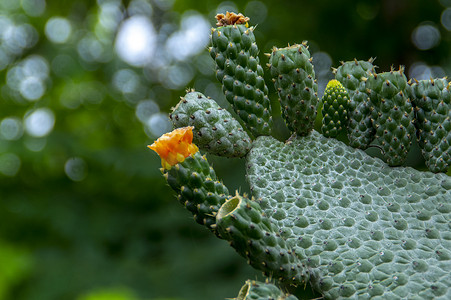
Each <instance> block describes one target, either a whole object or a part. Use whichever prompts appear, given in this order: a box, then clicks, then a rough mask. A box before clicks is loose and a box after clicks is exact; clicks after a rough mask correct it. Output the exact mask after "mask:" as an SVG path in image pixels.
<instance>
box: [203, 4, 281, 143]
mask: <svg viewBox="0 0 451 300" xmlns="http://www.w3.org/2000/svg"><path fill="white" fill-rule="evenodd" d="M216 18H217V20H218V24H217V25H218V26H219V27H218V28H213V29H212V31H211V45H212V46H211V47H210V55H211V57H212V58H213V59H214V61H215V63H216V78H217V79H218V80H219V81H220V82H221V83H222V89H223V92H224V94H225V97H226V99H227V101H228V102H229V103H230V104H231V106H232V108H233V110H234V111H235V112H236V113H237V115H238V116H239V117H240V118H241V119H242V120H243V121H244V123H245V124H246V126H247V127H248V128H249V130H250V132H251V133H252V134H253V135H254V136H260V135H269V134H270V133H271V127H272V115H271V106H270V101H269V98H268V88H267V86H266V83H265V80H264V79H263V68H262V67H261V65H260V60H259V57H258V53H259V49H258V46H257V43H256V42H255V36H254V33H253V31H254V27H248V25H247V21H248V20H249V18H246V17H244V16H243V15H241V14H239V15H237V14H235V13H229V12H227V14H226V15H225V16H224V15H223V14H219V15H217V16H216Z"/></svg>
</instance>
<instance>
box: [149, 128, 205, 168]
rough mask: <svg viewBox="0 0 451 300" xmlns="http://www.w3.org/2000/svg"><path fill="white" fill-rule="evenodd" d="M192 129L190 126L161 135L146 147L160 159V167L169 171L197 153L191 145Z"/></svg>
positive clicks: (196, 149) (195, 147)
mask: <svg viewBox="0 0 451 300" xmlns="http://www.w3.org/2000/svg"><path fill="white" fill-rule="evenodd" d="M193 128H194V127H192V126H188V127H183V128H177V129H175V130H173V131H172V132H169V133H166V134H164V135H162V136H161V137H160V138H159V139H157V140H156V141H155V142H154V143H153V144H152V145H150V146H148V147H149V148H150V149H152V150H154V151H155V152H157V153H158V155H159V156H160V157H161V165H162V166H163V168H164V169H170V168H171V166H173V165H175V164H177V163H179V162H182V161H184V160H185V158H186V157H188V156H190V155H192V154H194V153H196V152H197V151H199V148H197V146H196V145H194V144H193V143H192V142H193Z"/></svg>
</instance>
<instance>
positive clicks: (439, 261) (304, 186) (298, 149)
mask: <svg viewBox="0 0 451 300" xmlns="http://www.w3.org/2000/svg"><path fill="white" fill-rule="evenodd" d="M247 172H248V180H249V183H250V187H251V191H252V193H253V195H254V196H255V197H256V198H257V199H261V206H262V208H263V210H264V212H265V213H266V215H267V216H269V217H270V219H271V221H272V222H274V223H275V224H276V225H277V226H278V227H279V232H280V234H281V236H282V237H284V238H285V239H286V241H287V245H288V246H289V247H291V249H292V250H294V251H295V253H296V254H297V255H298V256H299V258H300V259H301V261H302V263H303V266H304V267H305V268H307V269H308V270H309V272H310V278H311V284H312V286H313V287H314V288H315V289H317V290H318V291H319V292H321V293H322V294H323V295H324V297H325V299H338V298H348V297H351V298H359V299H370V298H373V299H401V298H402V299H432V298H434V299H451V288H450V287H451V178H450V177H449V176H447V175H444V174H433V173H431V172H420V171H417V170H414V169H412V168H404V167H398V168H392V167H389V166H387V165H386V164H385V163H384V162H382V161H381V160H380V159H376V158H371V157H370V156H368V155H367V154H366V153H364V152H363V151H361V150H358V149H354V148H351V147H348V146H346V145H345V144H343V143H341V142H339V141H337V140H334V139H327V138H324V137H323V136H321V135H320V134H318V133H317V132H316V131H313V132H312V133H311V134H310V135H308V136H306V137H300V138H295V139H294V140H292V141H291V142H288V143H282V142H279V141H277V140H275V139H273V138H272V137H267V136H262V137H259V138H258V139H257V140H256V141H255V142H254V146H253V148H252V150H251V152H250V153H249V154H248V165H247Z"/></svg>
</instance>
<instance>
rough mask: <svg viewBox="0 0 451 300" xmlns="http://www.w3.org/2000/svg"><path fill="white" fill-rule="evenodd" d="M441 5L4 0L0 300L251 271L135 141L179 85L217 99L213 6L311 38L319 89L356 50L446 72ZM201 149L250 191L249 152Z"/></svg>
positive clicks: (224, 287) (197, 294) (168, 287)
mask: <svg viewBox="0 0 451 300" xmlns="http://www.w3.org/2000/svg"><path fill="white" fill-rule="evenodd" d="M448 5H451V2H449V1H445V0H443V1H440V2H439V1H421V0H411V1H407V0H399V1H390V0H384V1H369V0H367V1H364V0H360V1H351V0H345V1H333V0H329V1H316V2H312V1H294V0H289V1H288V0H287V1H283V2H280V1H269V0H262V1H235V2H233V1H225V2H219V1H213V0H196V1H194V0H130V1H119V0H97V1H88V0H84V1H80V0H77V1H75V0H64V1H49V0H47V1H45V0H21V1H16V0H0V219H1V223H0V299H79V300H80V299H82V300H93V299H118V300H119V299H161V300H162V299H224V298H226V297H234V296H236V295H237V293H238V291H239V288H240V286H241V285H242V284H243V283H244V281H245V280H246V279H248V278H251V279H256V278H259V276H260V275H259V274H257V273H256V272H255V271H253V270H252V269H251V268H250V267H248V266H247V265H246V264H245V262H244V260H242V259H241V258H240V257H238V255H237V254H236V253H235V252H234V251H233V249H231V248H230V247H228V245H227V244H226V243H225V242H224V241H222V240H218V239H217V238H216V237H214V236H212V235H211V234H210V233H209V232H207V231H206V230H205V229H204V228H202V227H201V226H197V225H196V224H195V223H194V222H192V221H191V216H190V215H189V213H188V212H186V211H184V210H183V209H182V206H181V205H180V204H179V203H177V201H176V200H175V197H174V195H173V193H172V191H171V190H170V189H169V188H168V187H167V186H166V185H165V182H164V179H163V178H162V176H161V174H160V172H159V170H158V168H159V164H160V162H159V159H158V158H157V156H156V154H154V153H151V151H149V150H148V149H146V147H145V146H146V145H147V144H150V143H151V142H152V141H153V140H154V139H155V138H157V137H158V136H159V135H160V134H162V133H164V132H165V131H168V130H169V129H170V127H169V123H168V121H167V119H166V115H167V113H168V112H169V111H170V108H171V107H172V106H174V105H175V104H176V103H177V102H178V99H179V97H180V96H182V95H183V94H184V91H185V88H186V87H194V88H196V89H198V90H199V91H201V92H203V93H205V94H207V95H209V96H211V97H213V98H217V99H218V101H219V102H220V103H221V104H225V101H224V98H223V96H222V95H221V90H220V86H219V84H218V83H217V81H216V80H215V78H214V72H213V70H214V66H213V63H212V61H211V59H210V58H209V55H208V51H207V50H206V49H207V42H208V34H209V27H210V26H212V25H213V24H214V15H215V14H216V13H217V12H224V11H225V10H235V11H240V12H244V13H245V14H247V15H248V16H250V17H251V24H253V25H255V24H258V28H257V29H258V30H256V37H257V41H258V42H259V44H260V49H261V52H262V53H263V52H269V51H270V49H271V48H272V46H274V45H275V46H278V47H281V46H284V45H286V44H287V43H295V42H301V41H302V40H309V44H310V50H311V52H312V53H313V56H314V61H315V67H316V71H317V76H318V79H319V83H320V90H321V92H322V90H323V89H324V87H325V85H326V83H327V81H328V80H329V79H330V78H331V77H332V74H331V72H330V67H336V66H337V65H338V64H339V61H340V60H350V59H353V58H354V57H357V58H359V59H368V58H370V57H377V60H376V64H378V65H379V67H380V68H379V70H380V71H386V70H388V69H389V67H390V65H395V66H397V65H399V64H402V65H405V66H406V69H407V73H408V74H409V76H411V77H412V76H415V77H416V78H418V79H421V78H423V77H426V78H427V77H428V76H433V77H438V76H444V75H446V74H449V73H450V72H449V70H450V68H451V59H450V58H451V56H450V52H449V49H450V43H451V35H450V33H449V31H448V29H450V28H451V24H450V23H451V13H450V12H451V8H448ZM131 20H134V21H139V22H138V23H134V26H135V27H133V28H132V29H133V30H131V31H130V30H129V31H126V30H125V29H124V28H125V27H126V24H128V25H130V24H131V22H129V21H131ZM137 24H138V26H137ZM190 28H193V30H190ZM447 28H448V29H447ZM194 29H195V30H194ZM146 30H147V31H146ZM142 32H144V33H142ZM146 32H147V36H146ZM149 32H150V35H149ZM121 33H122V38H120V36H121ZM437 34H438V36H437ZM431 37H432V38H431ZM431 39H432V40H431ZM425 43H426V44H425ZM428 43H429V44H428ZM425 45H426V46H425ZM428 45H429V46H428ZM424 47H426V49H423V50H421V48H424ZM428 47H429V48H428ZM121 51H122V52H121ZM124 51H125V52H124ZM127 51H128V52H127ZM124 53H125V54H124ZM127 53H128V55H127ZM140 55H141V56H140ZM139 58H141V60H139ZM261 59H262V62H263V64H264V63H266V57H264V56H263V55H261ZM267 75H268V74H267ZM269 87H270V89H271V90H273V87H272V86H271V85H269ZM321 92H320V94H321ZM271 100H272V102H273V104H274V106H275V107H276V109H275V114H276V115H277V114H280V113H279V112H278V111H277V105H278V104H277V99H276V97H275V95H274V94H272V95H271ZM277 132H278V133H279V134H286V129H284V126H283V124H282V123H281V122H280V120H279V122H278V130H277ZM418 157H419V152H418V150H416V152H413V153H412V155H411V158H410V160H409V164H410V165H413V166H417V167H420V168H421V166H422V161H421V160H418ZM210 160H211V161H212V162H213V164H214V165H215V167H216V170H217V173H218V175H219V176H220V177H221V178H223V180H224V182H225V183H226V184H227V185H228V186H229V189H230V190H232V191H233V190H234V189H241V191H243V192H247V191H248V187H247V186H246V184H245V176H244V162H243V161H241V160H236V159H222V158H215V157H211V158H210ZM165 297H169V298H165Z"/></svg>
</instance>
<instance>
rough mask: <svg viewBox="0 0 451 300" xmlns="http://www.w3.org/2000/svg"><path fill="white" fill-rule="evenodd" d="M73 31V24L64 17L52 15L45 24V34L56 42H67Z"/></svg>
mask: <svg viewBox="0 0 451 300" xmlns="http://www.w3.org/2000/svg"><path fill="white" fill-rule="evenodd" d="M71 33H72V26H71V24H70V22H69V20H67V19H65V18H62V17H52V18H50V19H49V20H48V21H47V23H46V24H45V35H46V36H47V38H48V39H49V40H50V41H52V42H54V43H56V44H62V43H65V42H66V41H67V40H68V39H69V37H70V34H71Z"/></svg>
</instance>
